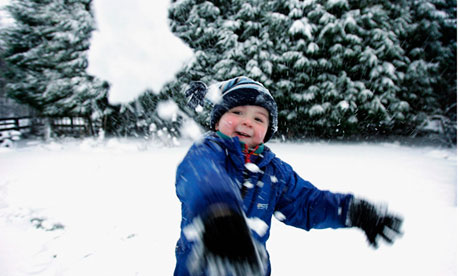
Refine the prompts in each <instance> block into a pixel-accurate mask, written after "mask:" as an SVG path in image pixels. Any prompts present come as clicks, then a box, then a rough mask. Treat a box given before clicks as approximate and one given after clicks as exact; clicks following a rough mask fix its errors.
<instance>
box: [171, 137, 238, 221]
mask: <svg viewBox="0 0 460 276" xmlns="http://www.w3.org/2000/svg"><path fill="white" fill-rule="evenodd" d="M225 157H226V155H225V152H224V151H223V149H222V148H221V147H220V146H219V145H218V144H217V143H214V142H211V141H204V142H202V143H197V144H194V145H193V146H192V147H191V148H190V150H189V151H188V153H187V155H186V156H185V158H184V160H183V161H182V162H181V163H180V164H179V166H178V168H177V173H176V194H177V196H178V198H179V199H180V201H181V202H182V204H183V210H185V211H186V212H187V214H184V215H186V216H188V217H190V218H193V217H195V216H197V215H202V214H203V213H204V212H205V211H206V210H207V209H208V207H209V206H210V205H213V204H221V203H224V204H227V205H228V206H229V207H230V208H232V209H235V210H238V209H239V206H241V205H242V199H241V195H240V192H239V188H238V184H237V183H235V181H234V180H233V179H232V178H231V177H230V176H229V175H228V173H227V171H226V169H225Z"/></svg>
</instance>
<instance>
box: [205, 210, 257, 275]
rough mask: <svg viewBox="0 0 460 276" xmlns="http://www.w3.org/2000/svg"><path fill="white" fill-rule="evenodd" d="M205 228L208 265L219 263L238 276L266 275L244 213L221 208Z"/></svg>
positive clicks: (211, 214) (208, 220) (210, 218)
mask: <svg viewBox="0 0 460 276" xmlns="http://www.w3.org/2000/svg"><path fill="white" fill-rule="evenodd" d="M203 226H204V229H203V236H202V239H203V245H204V251H205V255H206V258H207V259H208V261H209V260H211V259H214V260H219V261H217V262H216V263H224V264H226V265H225V266H227V267H225V268H224V269H226V270H228V269H229V268H228V267H230V270H232V271H233V272H234V274H236V275H263V271H262V270H263V269H262V267H263V266H264V265H263V264H262V262H263V261H262V258H261V256H260V253H259V251H258V248H256V243H255V242H254V241H253V239H252V236H251V232H250V230H249V228H248V226H247V224H246V220H245V218H244V216H243V215H242V214H241V213H239V212H237V211H234V210H232V209H229V208H226V207H225V206H224V207H222V206H218V207H217V208H213V209H212V210H211V211H210V212H209V214H208V215H207V216H206V217H204V218H203Z"/></svg>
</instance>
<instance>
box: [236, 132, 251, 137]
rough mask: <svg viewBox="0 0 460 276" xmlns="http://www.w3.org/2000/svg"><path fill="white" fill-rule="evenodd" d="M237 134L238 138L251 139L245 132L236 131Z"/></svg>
mask: <svg viewBox="0 0 460 276" xmlns="http://www.w3.org/2000/svg"><path fill="white" fill-rule="evenodd" d="M235 133H236V134H237V135H238V136H243V137H251V136H250V135H249V134H247V133H245V132H241V131H235Z"/></svg>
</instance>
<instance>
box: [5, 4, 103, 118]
mask: <svg viewBox="0 0 460 276" xmlns="http://www.w3.org/2000/svg"><path fill="white" fill-rule="evenodd" d="M91 2H92V1H91V0H40V1H38V0H11V2H10V4H9V5H8V6H7V7H6V9H7V11H8V12H9V14H10V15H11V17H12V18H13V19H14V22H13V23H12V24H11V25H8V26H6V27H5V28H3V29H2V30H1V38H2V40H3V41H4V53H3V57H4V59H5V61H6V62H7V65H8V71H7V74H6V76H7V92H8V94H9V96H11V97H12V98H14V99H16V100H18V101H19V102H21V103H25V104H28V105H30V106H32V107H33V108H35V109H36V110H37V111H38V112H40V113H41V114H42V115H48V116H54V115H59V116H62V115H66V116H69V115H78V116H90V115H93V112H94V111H99V112H98V113H103V112H104V111H103V110H100V105H98V102H101V101H102V102H103V101H104V99H105V98H106V97H107V92H108V86H107V84H105V83H104V82H103V81H101V80H99V79H97V78H95V77H94V76H91V75H89V74H88V73H87V72H86V68H87V66H88V58H87V52H88V49H89V46H90V37H91V33H92V31H93V30H94V28H95V21H94V16H93V9H92V4H91ZM99 115H100V114H99ZM99 115H96V116H99Z"/></svg>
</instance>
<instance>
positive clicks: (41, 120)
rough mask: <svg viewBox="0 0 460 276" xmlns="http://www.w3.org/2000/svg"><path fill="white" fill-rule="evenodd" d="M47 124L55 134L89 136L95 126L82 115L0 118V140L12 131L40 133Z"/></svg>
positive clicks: (8, 135) (7, 137)
mask: <svg viewBox="0 0 460 276" xmlns="http://www.w3.org/2000/svg"><path fill="white" fill-rule="evenodd" d="M47 125H49V127H50V130H51V132H52V133H53V134H54V135H57V136H79V137H80V136H91V135H94V133H95V132H94V130H95V128H96V127H95V126H94V124H93V122H92V121H91V120H90V119H88V118H84V117H8V118H0V140H4V139H9V137H11V136H12V132H14V133H17V132H20V133H21V134H32V135H34V134H35V135H42V134H43V133H44V132H45V131H46V130H45V128H46V127H47Z"/></svg>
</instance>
